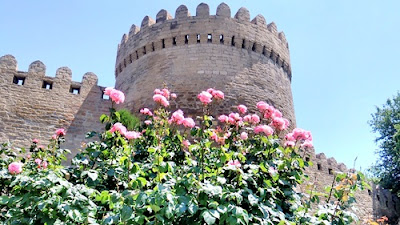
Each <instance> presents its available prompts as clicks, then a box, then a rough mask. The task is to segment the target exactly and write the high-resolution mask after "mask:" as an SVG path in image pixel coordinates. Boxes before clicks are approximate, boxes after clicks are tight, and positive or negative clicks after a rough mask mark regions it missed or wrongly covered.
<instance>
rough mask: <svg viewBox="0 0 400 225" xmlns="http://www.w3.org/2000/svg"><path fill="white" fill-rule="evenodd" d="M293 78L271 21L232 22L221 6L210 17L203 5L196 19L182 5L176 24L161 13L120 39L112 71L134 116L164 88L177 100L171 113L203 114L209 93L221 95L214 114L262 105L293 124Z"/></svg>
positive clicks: (240, 16)
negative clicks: (198, 97) (177, 110)
mask: <svg viewBox="0 0 400 225" xmlns="http://www.w3.org/2000/svg"><path fill="white" fill-rule="evenodd" d="M291 76H292V73H291V69H290V58H289V48H288V43H287V41H286V38H285V35H284V34H283V32H278V31H277V27H276V25H275V23H270V24H267V23H266V21H265V19H264V17H263V16H261V15H258V16H256V17H255V18H254V19H253V20H251V21H250V13H249V11H248V10H247V9H246V8H240V9H239V11H238V12H237V13H236V14H235V16H234V17H233V18H232V17H231V10H230V8H229V6H228V5H226V4H224V3H222V4H220V5H219V6H218V8H217V12H216V15H210V9H209V7H208V5H207V4H204V3H202V4H200V5H199V6H197V9H196V15H195V16H190V13H189V11H188V9H187V7H186V6H184V5H181V6H180V7H178V9H177V10H176V12H175V18H173V17H172V16H171V15H170V14H169V13H168V12H167V11H165V10H161V11H160V12H159V13H158V14H157V16H156V20H153V19H152V18H150V17H149V16H146V17H144V19H143V21H142V24H141V27H140V28H139V27H138V26H136V25H132V27H131V29H130V31H129V33H128V34H124V35H123V37H122V41H121V44H120V45H119V46H118V53H117V61H116V69H115V77H116V88H117V89H119V90H122V91H123V92H124V93H125V94H126V107H128V108H129V109H131V110H133V111H135V112H137V111H138V110H139V109H140V108H141V107H143V106H146V104H149V102H152V101H151V97H152V92H153V90H154V89H155V88H160V87H162V86H163V83H166V84H167V85H168V87H169V88H170V89H171V90H173V91H174V92H176V93H177V94H178V97H179V98H178V100H177V102H175V104H174V105H173V107H175V108H180V109H183V110H184V111H185V112H186V113H189V114H190V113H195V112H198V111H199V110H201V103H200V102H199V101H196V95H197V94H198V93H199V92H200V91H202V90H205V89H207V88H210V87H212V88H216V89H218V90H222V91H223V92H224V93H225V97H226V99H225V100H224V102H223V104H221V105H219V106H218V107H219V108H218V109H217V110H218V111H220V112H223V111H224V110H225V111H229V110H230V108H229V107H231V106H232V105H237V104H238V103H241V104H246V105H247V106H255V104H256V101H260V100H264V101H267V102H268V103H270V104H273V105H274V106H275V107H277V108H278V109H279V110H281V111H282V113H283V114H284V115H285V117H286V118H288V119H289V120H290V121H291V123H292V124H293V125H295V123H296V122H295V116H294V108H293V100H292V99H293V98H292V91H291V86H290V84H291Z"/></svg>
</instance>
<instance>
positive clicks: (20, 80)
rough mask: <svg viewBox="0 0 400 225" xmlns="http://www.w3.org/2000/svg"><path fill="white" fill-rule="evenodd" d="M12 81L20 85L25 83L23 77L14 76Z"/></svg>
mask: <svg viewBox="0 0 400 225" xmlns="http://www.w3.org/2000/svg"><path fill="white" fill-rule="evenodd" d="M13 83H14V84H17V85H21V86H22V85H24V84H25V77H18V76H14V78H13Z"/></svg>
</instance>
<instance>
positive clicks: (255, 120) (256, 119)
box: [251, 114, 260, 124]
mask: <svg viewBox="0 0 400 225" xmlns="http://www.w3.org/2000/svg"><path fill="white" fill-rule="evenodd" d="M251 122H252V123H253V124H258V123H260V117H259V116H258V115H257V114H253V115H251Z"/></svg>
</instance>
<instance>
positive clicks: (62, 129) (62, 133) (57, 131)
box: [56, 128, 66, 136]
mask: <svg viewBox="0 0 400 225" xmlns="http://www.w3.org/2000/svg"><path fill="white" fill-rule="evenodd" d="M56 134H57V135H58V136H65V134H66V132H65V130H64V128H60V129H57V130H56Z"/></svg>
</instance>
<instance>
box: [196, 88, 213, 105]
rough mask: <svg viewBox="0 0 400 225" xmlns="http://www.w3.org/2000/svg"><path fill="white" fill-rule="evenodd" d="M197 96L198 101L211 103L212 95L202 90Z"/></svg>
mask: <svg viewBox="0 0 400 225" xmlns="http://www.w3.org/2000/svg"><path fill="white" fill-rule="evenodd" d="M197 98H198V99H200V101H201V102H202V103H203V104H205V105H207V104H209V103H211V101H212V100H211V99H212V95H211V94H210V93H208V92H205V91H202V92H201V93H200V94H199V95H197Z"/></svg>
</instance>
